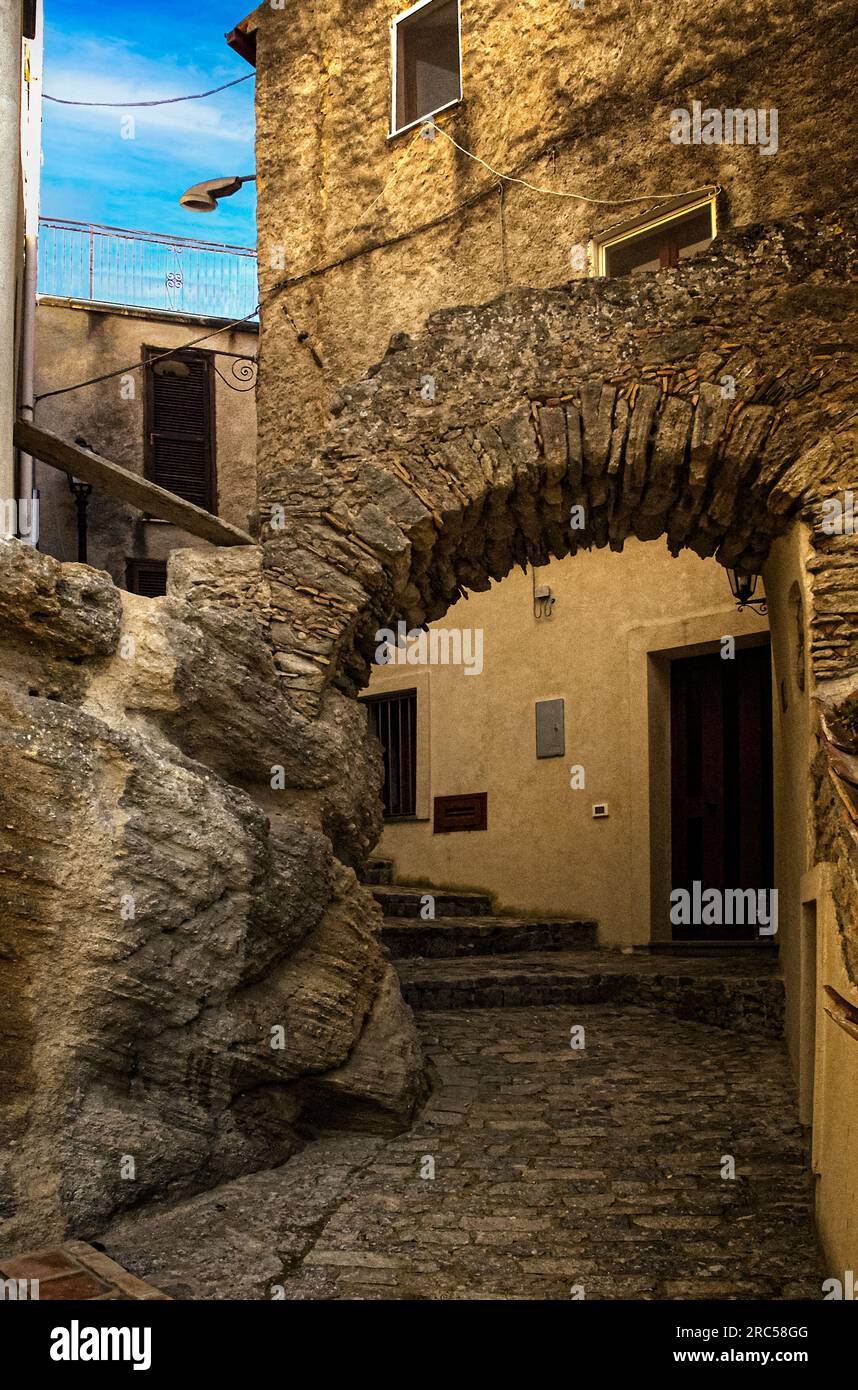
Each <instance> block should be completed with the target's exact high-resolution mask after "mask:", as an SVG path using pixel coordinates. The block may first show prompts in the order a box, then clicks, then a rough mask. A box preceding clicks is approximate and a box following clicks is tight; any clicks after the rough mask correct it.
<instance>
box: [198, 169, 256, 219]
mask: <svg viewBox="0 0 858 1390" xmlns="http://www.w3.org/2000/svg"><path fill="white" fill-rule="evenodd" d="M255 182H256V175H255V174H232V175H227V176H226V177H225V178H221V179H205V180H204V182H203V183H195V184H193V186H192V187H191V188H186V189H185V192H184V193H183V194H182V196H181V198H180V199H179V202H180V203H181V205H182V207H183V208H187V209H188V211H189V212H214V210H215V208H216V207H217V205H218V203H219V202H220V200H221V198H231V197H232V195H233V193H237V192H238V190H239V189H240V188H241V185H242V184H243V183H255Z"/></svg>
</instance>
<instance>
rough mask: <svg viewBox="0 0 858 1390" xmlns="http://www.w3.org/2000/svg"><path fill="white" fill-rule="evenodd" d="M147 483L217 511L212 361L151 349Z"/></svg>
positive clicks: (201, 355) (200, 355) (194, 354)
mask: <svg viewBox="0 0 858 1390" xmlns="http://www.w3.org/2000/svg"><path fill="white" fill-rule="evenodd" d="M144 351H145V356H146V362H147V366H146V449H145V470H146V477H147V478H149V479H150V481H151V482H153V483H157V484H158V485H159V487H164V488H167V490H168V491H169V492H175V493H176V495H177V496H178V497H184V498H185V500H186V501H187V502H194V503H195V504H196V505H197V506H198V507H203V508H205V510H206V511H207V512H216V510H217V489H216V485H215V466H214V460H215V440H214V392H213V389H212V375H211V356H210V354H209V353H207V352H192V351H187V350H186V351H184V352H175V353H172V354H171V355H170V357H169V358H164V359H163V360H162V361H160V362H156V363H152V361H151V359H152V358H153V357H158V356H159V353H160V352H163V351H165V349H163V348H161V349H158V348H146V349H145V350H144Z"/></svg>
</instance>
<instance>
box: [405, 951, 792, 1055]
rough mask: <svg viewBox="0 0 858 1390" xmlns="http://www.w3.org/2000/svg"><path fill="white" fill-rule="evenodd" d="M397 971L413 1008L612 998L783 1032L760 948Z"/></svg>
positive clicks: (773, 974)
mask: <svg viewBox="0 0 858 1390" xmlns="http://www.w3.org/2000/svg"><path fill="white" fill-rule="evenodd" d="M396 969H397V971H398V973H399V978H400V980H401V982H402V992H403V994H404V996H405V999H406V1000H407V1002H408V1003H409V1004H410V1005H411V1007H412V1008H413V1009H420V1010H425V1009H432V1010H447V1009H491V1008H515V1007H530V1008H532V1007H538V1006H544V1005H549V1004H571V1005H575V1004H604V1003H611V1004H623V1005H629V1006H641V1007H647V1008H658V1009H661V1010H663V1011H665V1012H667V1013H670V1014H672V1015H673V1016H674V1017H676V1018H683V1019H690V1020H694V1021H696V1022H699V1023H708V1024H712V1025H714V1026H716V1027H719V1028H730V1029H734V1030H736V1031H738V1032H742V1033H749V1034H755V1035H757V1036H759V1037H769V1038H773V1037H781V1036H782V1034H783V1014H784V986H783V980H782V979H781V978H780V975H779V974H778V970H777V961H776V960H774V959H770V958H767V957H765V956H763V954H762V953H759V954H756V953H753V954H752V953H750V952H747V953H745V954H744V955H743V954H742V953H741V952H722V954H721V955H720V956H717V957H716V956H698V957H697V958H695V959H694V960H693V961H692V960H688V959H685V960H683V959H682V958H681V957H673V956H669V955H665V956H662V957H658V956H650V955H648V954H643V953H640V954H638V953H635V954H630V955H623V954H620V953H619V952H614V951H599V950H594V951H587V950H577V951H555V952H522V954H520V955H511V956H495V957H494V958H491V957H481V958H476V959H475V958H472V957H468V958H464V959H463V958H461V957H460V958H459V959H453V960H450V959H442V960H413V959H410V960H408V959H407V960H398V961H396ZM574 1021H575V1020H574V1017H572V1016H570V1023H574Z"/></svg>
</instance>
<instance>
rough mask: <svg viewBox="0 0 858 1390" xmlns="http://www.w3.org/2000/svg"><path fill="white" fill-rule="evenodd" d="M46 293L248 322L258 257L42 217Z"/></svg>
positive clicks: (254, 300)
mask: <svg viewBox="0 0 858 1390" xmlns="http://www.w3.org/2000/svg"><path fill="white" fill-rule="evenodd" d="M39 293H40V294H49V295H56V296H58V297H60V298H63V299H78V300H89V301H91V302H95V303H107V304H122V305H124V306H126V307H135V308H142V309H161V310H166V311H168V312H172V313H179V314H202V315H206V316H207V317H211V318H227V319H242V318H244V317H245V316H247V315H248V314H252V313H253V311H254V309H255V308H256V305H257V302H258V290H257V278H256V253H255V252H254V251H253V250H251V249H250V247H247V246H224V245H220V244H219V243H217V242H213V241H194V240H192V239H191V238H189V237H170V236H160V235H158V234H157V233H144V232H131V231H126V230H125V229H124V228H122V227H101V226H98V225H97V224H95V223H90V222H69V221H65V220H62V219H58V218H53V217H43V218H42V219H41V222H40V228H39Z"/></svg>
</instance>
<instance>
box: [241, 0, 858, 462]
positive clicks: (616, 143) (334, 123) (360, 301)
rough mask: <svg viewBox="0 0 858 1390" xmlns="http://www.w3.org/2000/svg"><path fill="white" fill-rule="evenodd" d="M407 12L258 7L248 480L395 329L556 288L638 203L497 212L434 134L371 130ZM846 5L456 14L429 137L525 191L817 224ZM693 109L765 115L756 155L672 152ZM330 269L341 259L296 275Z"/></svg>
mask: <svg viewBox="0 0 858 1390" xmlns="http://www.w3.org/2000/svg"><path fill="white" fill-rule="evenodd" d="M405 7H406V6H405V4H404V0H403V4H402V5H401V6H399V5H397V4H396V3H395V2H394V0H361V3H360V4H353V3H345V0H333V3H331V4H327V5H325V6H322V7H320V6H314V5H310V4H307V3H306V2H305V0H298V2H297V3H290V4H287V5H286V6H285V8H283V9H274V8H272V7H271V6H270V5H267V4H264V5H261V6H260V8H259V10H258V11H257V15H256V19H257V21H258V25H259V29H258V35H257V55H258V56H257V131H258V133H257V168H258V180H259V183H258V187H259V217H258V225H259V261H260V279H261V286H262V290H263V293H264V294H271V296H272V297H271V299H270V301H269V302H268V304H267V305H266V306H265V307H264V308H263V316H262V326H263V333H262V340H263V354H264V357H265V368H264V370H263V374H262V380H261V385H260V394H259V409H260V466H261V468H262V470H263V471H264V470H265V469H267V468H268V467H269V460H270V461H271V466H276V461H277V460H279V459H282V458H283V457H284V456H285V454H286V452H287V451H289V450H292V451H294V450H296V449H297V448H298V447H299V445H300V441H301V440H303V439H306V438H307V437H308V436H312V435H314V434H316V433H317V432H318V431H319V430H320V429H322V428H323V427H324V424H325V410H326V407H327V404H328V402H329V400H330V399H331V397H332V396H333V395H335V394H336V391H337V389H338V387H339V386H340V385H341V384H342V383H343V382H347V381H355V380H358V379H359V378H360V377H361V376H362V375H363V374H364V372H365V371H366V370H367V368H368V367H369V366H370V365H371V364H372V363H373V362H375V361H377V360H378V359H379V358H380V357H381V355H382V353H383V352H384V350H385V348H386V346H387V343H388V340H389V339H390V337H391V335H392V334H393V333H395V332H401V331H405V332H409V333H415V332H418V331H420V330H421V329H422V326H423V324H424V322H425V321H426V319H427V318H428V317H429V315H430V314H432V313H434V312H435V311H436V310H438V309H439V308H442V307H447V306H453V305H470V304H480V303H485V302H487V301H489V300H491V299H493V298H494V297H495V296H496V295H497V294H499V293H500V292H501V291H502V290H503V289H504V288H506V287H507V286H528V287H537V288H548V287H552V286H556V285H560V284H562V283H563V282H564V281H566V280H568V279H569V278H570V277H571V276H572V275H573V273H574V272H573V269H572V264H571V261H570V250H571V249H572V247H574V246H581V245H582V244H586V242H587V240H588V238H589V236H590V235H591V234H592V233H593V232H597V231H600V230H604V229H605V228H606V227H608V226H610V225H612V224H613V223H615V222H617V221H618V220H620V219H621V218H623V217H627V216H629V215H631V214H632V213H633V212H635V211H637V210H639V209H640V206H641V205H640V204H638V205H637V207H636V206H635V205H634V204H626V205H625V206H623V205H617V206H615V207H594V206H593V205H591V204H587V203H583V202H576V201H573V200H570V199H565V198H564V199H559V198H550V197H543V196H539V195H538V194H535V193H532V192H530V191H529V190H528V189H526V188H523V187H520V186H516V185H507V186H506V188H505V191H504V194H503V200H502V201H501V196H500V192H499V186H498V181H497V180H496V179H495V178H493V177H492V175H491V174H489V173H488V172H487V171H486V170H485V169H484V168H481V167H480V166H478V165H476V164H474V163H473V162H472V161H471V160H469V159H467V158H466V157H465V156H464V155H462V154H460V153H459V152H457V151H456V150H455V149H454V148H453V147H452V146H451V145H450V144H449V142H448V141H447V140H446V139H444V138H443V137H441V136H439V137H437V138H436V139H435V140H434V142H431V143H427V142H425V141H423V140H421V139H420V138H419V136H415V134H414V132H410V133H407V134H404V135H401V136H396V137H395V138H393V139H388V130H389V115H390V71H389V66H390V40H389V25H390V21H391V19H392V18H393V17H394V15H395V14H397V13H398V12H400V10H401V9H404V8H405ZM856 13H858V11H856V6H855V3H854V0H828V3H826V4H825V5H824V6H819V5H818V4H816V3H814V0H796V3H793V4H790V5H784V4H782V3H779V0H712V3H709V4H707V5H705V6H701V5H699V4H697V3H695V2H694V0H677V3H675V4H673V5H671V6H670V7H669V8H665V7H664V6H660V5H649V4H647V5H641V4H634V5H630V4H628V3H627V0H599V3H598V4H594V3H591V0H587V4H586V5H585V7H584V8H583V9H573V8H572V7H571V6H570V4H569V0H518V2H517V3H516V4H509V3H506V0H463V5H462V61H463V81H464V101H463V102H462V103H461V104H460V105H459V106H457V107H455V108H454V109H452V110H450V111H448V112H446V113H445V114H443V115H442V116H440V117H439V118H438V120H439V124H440V125H442V126H443V127H444V129H445V130H447V131H448V132H449V133H450V135H451V136H453V137H454V138H455V139H456V140H457V141H458V143H459V144H460V145H463V146H464V147H465V148H466V149H468V150H470V151H472V152H473V153H474V154H476V155H478V156H480V157H481V158H483V159H485V160H486V161H487V162H488V163H489V164H490V165H491V166H492V167H493V168H495V169H497V170H500V171H501V172H503V173H506V174H513V175H519V176H521V177H523V178H525V179H527V180H529V181H530V182H532V183H535V184H537V185H539V186H541V187H549V188H553V189H560V190H567V191H569V190H571V191H576V192H581V193H584V194H586V195H588V196H589V197H593V198H604V199H612V198H622V197H626V198H628V197H632V196H643V195H649V194H656V193H672V192H683V191H685V190H688V189H694V188H699V187H700V186H701V185H705V184H710V183H711V184H720V185H721V186H722V188H723V193H722V196H721V200H720V204H721V207H720V215H721V218H722V221H723V223H724V225H725V226H726V227H729V226H733V225H742V224H746V223H754V222H759V221H763V220H769V219H774V218H790V217H792V216H794V215H795V214H796V212H798V211H808V212H813V213H815V214H825V213H832V212H836V211H837V210H838V209H839V208H840V207H841V206H842V204H843V201H844V197H845V190H847V189H848V188H849V187H850V186H851V182H852V169H851V164H852V149H853V147H854V131H855V111H856V71H855V65H854V63H853V61H852V57H851V54H852V50H853V49H854V28H855V23H856ZM694 100H699V101H701V103H702V105H703V107H704V108H705V107H709V106H711V107H717V108H722V107H734V108H742V109H746V108H749V107H753V108H754V109H757V108H769V107H777V108H778V111H779V150H778V153H777V154H775V155H766V156H761V155H760V153H759V150H758V149H757V148H755V147H754V146H743V147H739V146H730V145H688V146H681V145H674V144H672V143H671V142H670V140H669V125H670V121H669V118H670V112H671V110H673V109H674V108H675V107H685V108H687V109H690V106H691V102H692V101H694ZM438 219H446V220H441V221H440V222H439V221H438ZM421 229H424V230H421ZM384 243H391V244H387V245H384V249H379V250H376V251H374V252H371V251H370V252H367V250H366V249H367V248H371V247H373V246H381V245H382V244H384ZM358 252H364V254H360V255H358V256H357V258H356V259H355V258H354V257H355V254H356V253H358ZM344 258H345V259H344ZM348 258H352V259H348ZM332 262H334V263H336V262H343V263H342V264H339V265H337V267H336V268H335V269H331V270H329V271H327V272H326V273H324V274H321V275H318V274H315V272H316V271H318V270H319V269H320V268H321V267H324V266H326V265H328V264H329V263H332ZM310 272H313V273H312V274H311V275H310V278H305V277H307V275H308V273H310ZM296 278H297V279H298V283H297V284H295V285H294V287H293V288H291V289H288V290H286V291H284V292H283V293H280V294H275V293H273V292H274V289H275V287H276V286H277V285H278V284H283V283H285V284H287V285H288V284H289V283H290V282H292V281H293V280H295V279H296ZM296 332H301V333H307V334H309V335H310V336H309V341H307V340H303V341H298V339H297V338H296ZM311 348H312V349H314V350H315V352H316V354H317V356H318V357H319V358H320V359H321V362H322V363H323V366H322V367H321V368H320V367H319V365H318V364H317V362H316V360H315V359H314V356H313V353H312V351H311Z"/></svg>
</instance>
